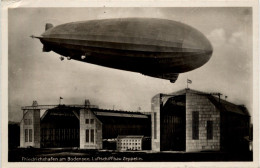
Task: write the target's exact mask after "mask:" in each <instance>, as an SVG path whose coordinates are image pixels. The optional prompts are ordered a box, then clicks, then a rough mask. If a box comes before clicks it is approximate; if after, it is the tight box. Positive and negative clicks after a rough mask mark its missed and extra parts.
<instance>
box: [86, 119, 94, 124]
mask: <svg viewBox="0 0 260 168" xmlns="http://www.w3.org/2000/svg"><path fill="white" fill-rule="evenodd" d="M89 123H90V124H94V119H86V120H85V124H89Z"/></svg>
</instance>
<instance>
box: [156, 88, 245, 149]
mask: <svg viewBox="0 0 260 168" xmlns="http://www.w3.org/2000/svg"><path fill="white" fill-rule="evenodd" d="M215 95H219V94H210V93H203V92H200V91H195V90H191V89H184V90H181V91H178V92H174V93H171V94H157V95H155V96H154V97H153V98H152V110H151V111H152V137H151V138H152V150H153V151H186V152H199V151H207V150H210V151H230V150H232V151H234V150H243V149H248V144H247V142H246V141H245V137H248V136H249V128H250V115H249V113H248V111H247V109H246V108H245V107H244V106H241V105H235V104H233V103H230V102H228V101H225V100H222V99H220V97H217V96H215Z"/></svg>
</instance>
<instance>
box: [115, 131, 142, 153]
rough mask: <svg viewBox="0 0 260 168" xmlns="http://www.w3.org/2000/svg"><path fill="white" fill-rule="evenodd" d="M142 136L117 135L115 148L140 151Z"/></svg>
mask: <svg viewBox="0 0 260 168" xmlns="http://www.w3.org/2000/svg"><path fill="white" fill-rule="evenodd" d="M142 145H143V136H134V135H125V136H122V135H120V136H118V137H117V150H119V151H129V150H130V151H140V150H142Z"/></svg>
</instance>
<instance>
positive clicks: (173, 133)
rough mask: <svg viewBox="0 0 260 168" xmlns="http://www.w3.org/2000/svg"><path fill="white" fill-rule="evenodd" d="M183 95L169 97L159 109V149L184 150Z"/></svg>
mask: <svg viewBox="0 0 260 168" xmlns="http://www.w3.org/2000/svg"><path fill="white" fill-rule="evenodd" d="M185 125H186V119H185V96H184V95H182V96H176V97H174V98H170V99H169V100H168V101H167V102H166V104H165V105H164V106H163V107H162V109H161V145H160V146H161V150H162V151H185V146H186V138H185V137H186V135H185V134H186V129H185V128H186V126H185Z"/></svg>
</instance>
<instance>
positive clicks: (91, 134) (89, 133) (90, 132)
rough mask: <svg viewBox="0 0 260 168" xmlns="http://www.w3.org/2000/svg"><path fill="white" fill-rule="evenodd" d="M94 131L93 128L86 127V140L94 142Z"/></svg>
mask: <svg viewBox="0 0 260 168" xmlns="http://www.w3.org/2000/svg"><path fill="white" fill-rule="evenodd" d="M94 137H95V131H94V129H86V142H87V143H94Z"/></svg>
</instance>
